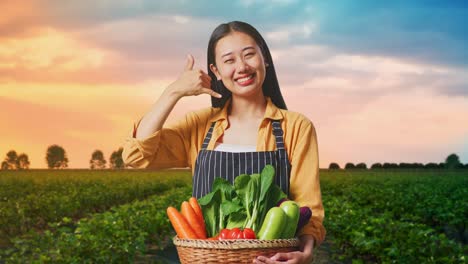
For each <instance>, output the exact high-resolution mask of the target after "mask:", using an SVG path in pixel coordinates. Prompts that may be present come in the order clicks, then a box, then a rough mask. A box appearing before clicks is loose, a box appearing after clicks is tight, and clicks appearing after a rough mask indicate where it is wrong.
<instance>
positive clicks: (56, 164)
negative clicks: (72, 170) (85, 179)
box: [46, 145, 68, 169]
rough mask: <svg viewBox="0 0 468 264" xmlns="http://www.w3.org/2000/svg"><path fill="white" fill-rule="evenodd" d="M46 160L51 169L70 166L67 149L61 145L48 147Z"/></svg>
mask: <svg viewBox="0 0 468 264" xmlns="http://www.w3.org/2000/svg"><path fill="white" fill-rule="evenodd" d="M46 162H47V166H48V167H49V169H64V168H67V167H68V158H67V153H66V152H65V149H64V148H62V147H61V146H59V145H51V146H49V147H48V148H47V153H46Z"/></svg>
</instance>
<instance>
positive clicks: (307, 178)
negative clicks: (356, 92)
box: [290, 121, 326, 245]
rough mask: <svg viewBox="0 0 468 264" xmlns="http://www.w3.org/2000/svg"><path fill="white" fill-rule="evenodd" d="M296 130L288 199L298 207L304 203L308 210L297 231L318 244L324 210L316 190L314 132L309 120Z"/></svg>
mask: <svg viewBox="0 0 468 264" xmlns="http://www.w3.org/2000/svg"><path fill="white" fill-rule="evenodd" d="M300 134H301V136H300V138H299V139H298V141H297V144H296V145H295V147H294V150H293V155H292V159H291V165H292V168H291V178H290V184H291V185H290V193H291V199H293V200H294V201H296V202H297V203H298V204H299V205H300V206H301V207H302V206H308V207H309V208H310V209H311V210H312V217H311V218H310V221H309V223H308V224H306V225H305V226H304V227H303V228H302V230H300V232H299V235H312V236H313V237H314V240H315V244H316V245H320V244H321V243H322V242H323V240H324V239H325V234H326V231H325V228H324V226H323V218H324V216H325V212H324V209H323V205H322V195H321V191H320V177H319V160H318V147H317V136H316V132H315V128H314V126H313V124H312V123H311V122H310V121H309V122H307V124H305V125H304V127H303V128H301V133H300Z"/></svg>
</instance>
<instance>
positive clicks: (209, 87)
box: [201, 80, 211, 90]
mask: <svg viewBox="0 0 468 264" xmlns="http://www.w3.org/2000/svg"><path fill="white" fill-rule="evenodd" d="M201 86H202V87H205V88H208V89H210V90H211V82H210V81H207V80H201Z"/></svg>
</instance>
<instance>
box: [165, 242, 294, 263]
mask: <svg viewBox="0 0 468 264" xmlns="http://www.w3.org/2000/svg"><path fill="white" fill-rule="evenodd" d="M173 242H174V245H175V246H176V248H177V253H178V254H179V259H180V262H181V263H182V264H192V263H252V261H253V260H254V258H256V257H257V256H266V257H271V256H273V255H274V254H275V253H277V252H291V251H296V250H298V249H299V240H298V239H274V240H258V239H234V240H201V239H179V238H177V236H176V237H174V240H173Z"/></svg>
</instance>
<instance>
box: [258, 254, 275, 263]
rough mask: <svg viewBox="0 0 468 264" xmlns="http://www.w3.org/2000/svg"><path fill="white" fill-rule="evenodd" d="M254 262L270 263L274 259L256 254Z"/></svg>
mask: <svg viewBox="0 0 468 264" xmlns="http://www.w3.org/2000/svg"><path fill="white" fill-rule="evenodd" d="M255 263H267V264H272V263H275V261H274V260H271V259H269V258H267V257H265V256H258V257H257V258H256V259H255Z"/></svg>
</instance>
